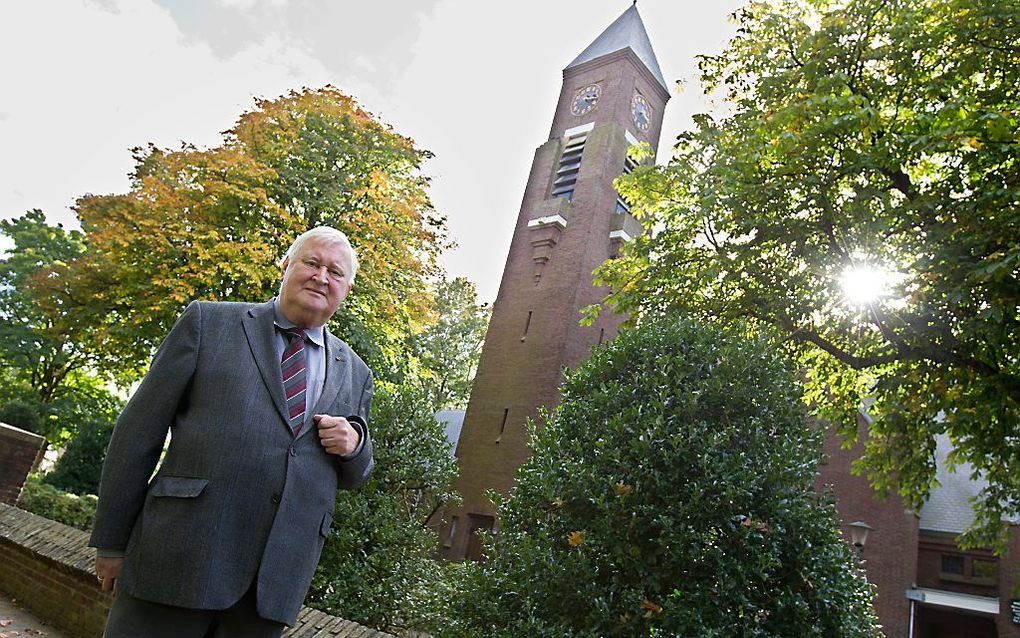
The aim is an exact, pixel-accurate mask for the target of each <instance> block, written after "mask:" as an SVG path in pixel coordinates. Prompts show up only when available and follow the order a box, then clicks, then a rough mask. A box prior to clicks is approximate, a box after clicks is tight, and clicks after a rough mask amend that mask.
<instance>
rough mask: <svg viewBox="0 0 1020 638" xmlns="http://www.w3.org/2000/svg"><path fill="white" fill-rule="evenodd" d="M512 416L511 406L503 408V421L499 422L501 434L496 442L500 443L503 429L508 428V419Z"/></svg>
mask: <svg viewBox="0 0 1020 638" xmlns="http://www.w3.org/2000/svg"><path fill="white" fill-rule="evenodd" d="M509 416H510V408H504V409H503V422H502V423H500V424H499V436H497V437H496V443H499V442H500V440H501V439H502V438H503V431H504V430H506V419H507V417H509Z"/></svg>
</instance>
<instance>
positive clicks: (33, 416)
mask: <svg viewBox="0 0 1020 638" xmlns="http://www.w3.org/2000/svg"><path fill="white" fill-rule="evenodd" d="M0 423H6V424H7V425H13V426H14V427H16V428H20V429H22V430H25V431H28V432H34V433H36V434H38V433H39V430H40V429H42V427H41V426H42V417H40V416H39V405H38V403H37V402H33V401H29V400H26V399H12V400H11V401H8V402H6V403H4V404H3V406H2V407H0Z"/></svg>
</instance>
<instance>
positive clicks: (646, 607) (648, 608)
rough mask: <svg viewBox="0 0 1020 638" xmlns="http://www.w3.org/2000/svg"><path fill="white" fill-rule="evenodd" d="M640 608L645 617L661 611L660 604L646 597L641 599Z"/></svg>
mask: <svg viewBox="0 0 1020 638" xmlns="http://www.w3.org/2000/svg"><path fill="white" fill-rule="evenodd" d="M641 609H642V610H643V611H644V612H645V618H651V617H653V616H657V615H659V614H661V613H662V606H661V605H657V604H655V603H653V602H652V601H650V600H648V599H647V598H645V599H644V600H642V601H641Z"/></svg>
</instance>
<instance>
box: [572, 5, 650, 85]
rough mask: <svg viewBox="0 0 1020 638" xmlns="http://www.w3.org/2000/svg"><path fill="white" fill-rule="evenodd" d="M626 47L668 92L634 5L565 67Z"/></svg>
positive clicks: (643, 25) (578, 64) (643, 24)
mask: <svg viewBox="0 0 1020 638" xmlns="http://www.w3.org/2000/svg"><path fill="white" fill-rule="evenodd" d="M626 48H629V49H630V50H631V51H633V52H634V54H635V55H636V56H638V59H640V60H641V61H642V62H644V64H645V67H647V68H648V70H649V71H651V73H652V75H653V76H654V77H655V79H656V80H658V81H659V85H660V86H661V87H662V88H663V89H665V90H666V92H667V93H668V92H669V87H668V86H666V80H664V79H663V78H662V71H661V70H659V61H658V60H656V59H655V51H653V50H652V43H651V41H650V40H649V39H648V32H647V31H645V23H644V22H642V21H641V16H640V15H639V14H638V10H637V3H634V4H632V5H630V7H629V8H628V9H627V10H626V11H624V12H623V15H621V16H620V17H619V18H617V19H616V21H615V22H613V23H612V24H611V25H609V27H608V28H607V29H606V30H605V31H603V32H602V35H600V36H599V37H597V38H595V41H594V42H592V43H591V44H589V45H588V48H587V49H585V50H584V51H582V52H581V55H579V56H577V57H576V58H574V61H573V62H571V63H570V64H568V65H567V69H570V68H573V67H575V66H580V65H582V64H584V63H585V62H589V61H591V60H594V59H595V58H601V57H602V56H604V55H608V54H610V53H616V52H617V51H620V50H622V49H626ZM565 70H566V69H564V71H565Z"/></svg>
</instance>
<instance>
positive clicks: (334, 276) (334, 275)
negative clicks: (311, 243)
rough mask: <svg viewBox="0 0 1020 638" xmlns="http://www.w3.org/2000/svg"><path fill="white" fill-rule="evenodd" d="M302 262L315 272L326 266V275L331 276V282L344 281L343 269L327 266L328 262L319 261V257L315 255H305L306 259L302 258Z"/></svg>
mask: <svg viewBox="0 0 1020 638" xmlns="http://www.w3.org/2000/svg"><path fill="white" fill-rule="evenodd" d="M301 263H302V264H303V265H304V267H305V268H307V269H309V270H312V271H315V272H319V270H321V269H322V268H323V267H325V268H326V276H327V277H328V278H329V280H330V281H331V282H333V283H335V284H339V283H342V282H343V281H344V278H345V275H344V273H343V271H342V270H338V269H336V268H330V267H329V266H326V264H321V263H319V260H318V259H315V258H313V257H305V258H304V259H302V260H301Z"/></svg>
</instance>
